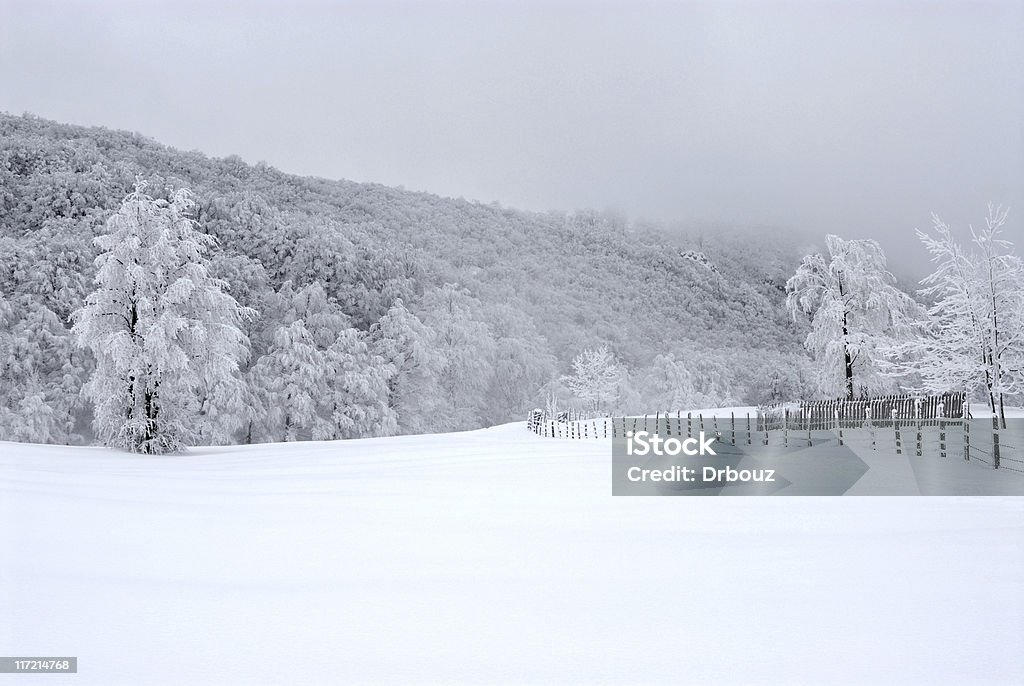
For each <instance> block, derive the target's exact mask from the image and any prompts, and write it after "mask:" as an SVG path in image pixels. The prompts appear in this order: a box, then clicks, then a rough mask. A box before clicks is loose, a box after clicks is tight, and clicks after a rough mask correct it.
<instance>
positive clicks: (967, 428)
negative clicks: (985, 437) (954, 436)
mask: <svg viewBox="0 0 1024 686" xmlns="http://www.w3.org/2000/svg"><path fill="white" fill-rule="evenodd" d="M962 421H963V423H964V459H965V460H967V461H968V462H970V461H971V423H970V421H968V420H967V418H966V417H964V419H963V420H962Z"/></svg>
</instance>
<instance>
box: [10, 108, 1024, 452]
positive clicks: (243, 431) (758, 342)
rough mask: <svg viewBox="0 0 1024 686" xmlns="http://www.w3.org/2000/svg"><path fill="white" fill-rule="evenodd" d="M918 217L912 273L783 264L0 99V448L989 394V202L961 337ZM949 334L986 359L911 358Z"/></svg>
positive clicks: (1015, 375) (725, 242) (647, 228)
mask: <svg viewBox="0 0 1024 686" xmlns="http://www.w3.org/2000/svg"><path fill="white" fill-rule="evenodd" d="M996 219H999V216H998V215H997V216H996ZM936 221H937V224H936V230H937V232H938V233H937V234H936V236H937V237H935V236H932V235H931V234H927V235H925V236H924V237H922V241H923V247H922V250H925V249H927V250H928V251H929V252H930V253H931V254H932V255H933V257H934V258H935V260H936V264H938V265H939V270H938V271H937V272H936V274H937V276H935V275H933V276H934V279H933V281H931V282H929V283H928V284H924V286H925V287H924V288H920V289H919V285H917V284H901V283H898V282H897V281H896V279H895V278H894V277H892V275H891V274H890V273H889V272H888V271H887V270H886V264H885V258H884V255H882V254H881V250H880V248H879V249H877V251H876V250H875V248H877V244H875V245H874V247H872V245H870V244H873V241H843V240H842V239H840V238H838V237H834V236H829V237H828V239H827V240H826V242H825V243H826V246H825V247H827V249H828V251H827V252H826V253H825V255H826V256H825V257H822V255H814V256H803V255H801V254H800V252H799V251H798V249H797V245H796V240H795V239H787V238H786V237H785V236H784V235H779V234H777V233H773V234H771V235H767V234H759V233H757V232H745V233H742V234H728V233H717V232H714V231H706V232H700V233H699V235H695V234H691V235H689V236H687V235H680V234H668V233H666V232H664V231H663V230H661V229H659V228H658V227H656V226H653V225H645V224H642V223H639V222H631V221H629V220H627V219H625V218H623V217H621V216H619V215H617V214H615V213H613V212H607V211H606V212H599V211H592V210H579V211H574V212H569V213H559V212H549V213H531V212H524V211H519V210H513V209H509V208H505V207H501V206H499V205H497V204H481V203H478V202H470V201H467V200H464V199H460V198H442V197H438V196H435V195H431V194H428V193H421V192H411V191H406V190H404V189H401V188H391V187H385V186H381V185H375V184H366V183H355V182H350V181H329V180H325V179H320V178H312V177H299V176H295V175H290V174H286V173H283V172H281V171H278V170H277V169H275V168H273V167H271V166H269V165H266V164H264V163H257V164H248V163H246V162H244V161H243V160H241V159H240V158H238V157H227V158H223V159H216V158H211V157H208V156H206V155H203V154H201V153H199V152H182V151H178V150H174V149H172V148H168V147H166V146H163V145H161V144H159V143H158V142H156V141H153V140H150V139H148V138H146V137H144V136H142V135H140V134H137V133H127V132H123V131H112V130H108V129H104V128H86V127H79V126H72V125H65V124H58V123H55V122H51V121H47V120H43V119H40V118H37V117H34V116H30V115H24V116H10V115H2V114H0V382H2V383H0V440H18V441H32V442H44V443H92V442H103V443H106V444H111V445H120V446H122V447H126V448H129V449H132V450H139V451H142V452H163V451H166V450H173V449H176V448H178V447H180V446H182V445H190V444H225V443H245V442H265V441H286V440H310V439H313V440H324V439H341V438H355V437H365V436H380V435H391V434H402V433H423V432H438V431H450V430H462V429H469V428H475V427H480V426H487V425H493V424H497V423H501V422H506V421H511V420H518V419H522V418H524V416H525V414H526V412H527V411H528V410H529V409H531V408H533V407H548V408H558V407H563V408H564V407H578V408H584V409H592V410H594V411H602V412H645V411H652V412H653V411H654V410H656V409H680V408H699V407H715V406H728V405H737V404H761V403H772V402H780V401H785V400H793V399H798V398H810V397H839V396H843V395H847V396H852V395H853V394H864V393H868V392H881V391H892V390H897V389H908V388H914V389H925V390H928V389H932V390H934V389H937V388H938V387H940V386H942V385H943V384H947V385H948V384H949V383H953V382H951V381H950V379H954V382H955V383H956V385H957V389H960V388H964V387H970V388H971V389H972V391H974V392H975V394H976V395H977V394H980V395H982V396H984V395H985V393H986V392H987V393H988V395H989V399H991V398H994V397H995V396H994V395H993V393H995V394H997V395H999V397H1000V398H1004V397H1005V398H1011V399H1012V398H1013V397H1015V394H1019V393H1020V390H1021V387H1020V383H1019V377H1020V376H1021V373H1022V372H1021V368H1020V365H1019V360H1020V359H1021V349H1022V348H1024V335H1022V334H1021V333H1020V331H1018V329H1020V328H1024V327H1021V324H1020V321H1021V317H1022V315H1021V314H1020V309H1022V307H1020V306H1021V305H1022V304H1024V301H1021V299H1020V298H1021V286H1020V284H1021V283H1022V280H1021V277H1020V260H1019V258H1016V256H1015V255H1014V253H1013V252H1012V246H1010V245H1009V244H1005V241H1003V242H1000V241H1002V238H1001V237H1000V236H1001V234H999V230H1000V229H1001V227H1002V225H1003V223H1005V221H1006V217H1005V215H1004V216H1002V220H1001V221H1000V222H998V226H996V227H995V233H993V234H992V235H991V236H989V243H987V244H979V245H980V246H981V248H982V252H983V253H984V249H985V247H986V245H987V246H988V247H989V248H991V249H992V250H993V252H992V254H991V255H990V258H991V259H990V262H989V263H987V264H988V266H989V267H992V266H993V265H997V266H998V269H999V270H1001V271H998V270H997V271H998V277H999V279H1001V281H999V283H998V284H997V283H996V280H993V279H990V280H989V283H988V285H989V286H991V287H992V288H994V289H997V290H998V291H999V293H998V297H999V298H1001V300H1000V301H999V303H998V305H993V307H994V308H995V309H993V311H992V313H993V315H995V314H999V315H1002V317H1003V318H1002V319H1001V320H1000V324H999V329H1000V331H1002V332H1004V335H1003V337H1002V338H1001V339H1000V340H999V341H998V342H997V343H996V344H995V345H994V346H990V345H989V344H988V343H986V342H985V340H982V341H981V343H980V345H981V347H982V348H983V350H982V352H980V353H978V354H977V355H975V352H976V348H971V347H970V346H971V345H974V344H978V340H973V341H972V340H968V341H966V342H962V347H964V348H965V349H964V350H960V351H959V352H956V351H952V350H950V349H947V348H948V347H949V346H946V348H942V346H938V347H936V343H935V341H936V336H937V334H936V332H937V331H938V330H939V328H941V326H947V327H953V328H954V329H955V328H956V326H957V322H958V321H962V320H963V318H964V317H969V316H971V312H968V311H967V309H964V307H965V306H964V305H963V303H961V302H960V301H958V300H956V298H955V297H953V296H951V295H950V293H949V292H948V291H949V288H950V287H952V286H951V283H952V282H951V281H950V279H951V278H952V277H949V273H948V272H949V269H955V263H956V262H957V260H958V259H961V258H963V260H967V257H964V256H963V255H960V257H957V256H956V255H953V257H952V258H949V259H947V258H948V257H949V256H948V255H947V256H945V257H944V253H943V251H949V250H953V251H954V252H955V251H956V250H959V249H960V248H959V244H958V243H956V242H955V240H954V239H953V237H952V235H951V234H950V235H949V236H948V240H946V241H945V242H943V239H942V227H943V226H944V225H942V224H941V221H940V220H938V219H937V220H936ZM946 229H947V230H948V227H946ZM908 230H910V228H908ZM824 233H827V231H823V234H824ZM929 240H930V241H932V242H931V243H929V242H928V241H929ZM944 260H945V261H944ZM946 263H954V267H949V269H947V270H946V272H942V265H943V264H946ZM837 265H838V271H837ZM974 266H976V267H977V266H978V265H974ZM961 267H963V264H961ZM837 273H838V274H839V275H840V277H839V279H838V282H837V281H835V279H834V278H831V277H835V275H836V274H837ZM830 275H831V277H830ZM844 279H845V281H844ZM972 283H973V282H972ZM979 283H980V282H979ZM983 285H984V284H980V285H979V288H980V287H981V286H983ZM851 287H852V288H853V290H852V291H851ZM844 288H846V290H845V291H844V290H843V289H844ZM857 289H860V290H859V291H858V290H857ZM858 292H860V293H863V294H864V298H863V300H858V299H857V294H858ZM989 295H992V296H993V298H995V297H996V294H995V292H994V291H993V293H990V294H989ZM972 297H980V296H979V295H978V294H975V295H971V296H969V297H967V300H970V298H972ZM965 302H966V300H965ZM972 302H973V301H972ZM993 302H995V300H993ZM958 307H959V308H960V309H957V308H958ZM126 308H127V309H126ZM1014 308H1017V310H1018V311H1017V313H1016V314H1013V310H1014ZM968 309H969V308H968ZM1007 311H1009V312H1010V314H1009V315H1006V312H1007ZM975 314H976V313H975ZM837 322H841V323H842V328H843V330H842V332H841V335H840V333H838V332H837V329H836V324H837ZM855 328H856V329H857V330H856V331H854V329H855ZM847 329H849V330H847ZM977 335H978V336H981V337H982V339H985V337H986V336H989V333H986V332H983V331H979V332H977ZM976 338H977V337H976ZM986 340H987V339H986ZM837 346H838V347H837ZM915 346H916V347H915ZM986 346H988V347H986ZM940 348H942V349H940ZM958 354H959V355H960V356H961V357H960V358H956V359H957V360H960V359H961V358H962V359H967V358H972V359H973V357H978V356H980V357H981V358H984V364H986V365H988V366H987V367H985V370H981V371H979V370H978V369H974V368H973V367H972V368H971V370H968V371H965V372H964V373H963V374H961V375H960V376H956V375H953V376H950V374H949V371H948V370H947V371H946V372H941V371H939V372H937V371H936V369H937V365H939V361H938V360H939V359H940V358H941V360H944V361H945V362H943V364H946V363H947V362H948V363H949V364H952V365H953V366H956V367H957V368H962V367H964V364H961V363H959V362H949V360H950V359H953V358H955V357H956V355H958ZM951 356H952V357H951ZM972 356H973V357H972ZM994 356H995V357H998V358H999V359H998V360H996V359H995V357H994ZM933 358H934V359H935V360H936V361H935V363H934V364H925V362H927V361H928V360H931V359H933ZM922 361H925V362H922ZM997 361H998V369H999V370H1000V371H998V372H996V373H997V374H1001V375H1002V376H1000V377H999V378H998V379H995V380H994V381H996V385H995V386H993V383H992V382H993V379H991V378H989V382H988V383H987V385H986V384H985V382H984V378H985V376H984V375H985V374H986V373H987V374H991V373H992V370H993V366H992V365H993V364H994V363H996V362H997ZM958 365H959V366H958ZM967 366H970V365H967ZM986 370H987V371H986ZM979 378H980V379H982V380H983V381H982V382H978V379H979ZM1000 383H1001V385H1000ZM993 402H994V401H993ZM158 412H159V414H158ZM156 423H160V425H161V427H162V430H161V431H160V432H155V433H154V432H153V430H152V429H153V425H155V424H156Z"/></svg>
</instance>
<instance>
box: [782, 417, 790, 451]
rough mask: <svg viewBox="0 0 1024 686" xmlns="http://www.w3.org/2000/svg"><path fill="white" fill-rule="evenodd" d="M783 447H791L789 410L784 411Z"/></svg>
mask: <svg viewBox="0 0 1024 686" xmlns="http://www.w3.org/2000/svg"><path fill="white" fill-rule="evenodd" d="M782 447H784V448H788V447H789V410H783V411H782Z"/></svg>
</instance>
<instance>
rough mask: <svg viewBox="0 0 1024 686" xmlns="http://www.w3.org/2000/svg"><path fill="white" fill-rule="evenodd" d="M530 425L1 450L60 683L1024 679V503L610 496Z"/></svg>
mask: <svg viewBox="0 0 1024 686" xmlns="http://www.w3.org/2000/svg"><path fill="white" fill-rule="evenodd" d="M609 452H610V451H609V447H608V444H607V443H606V442H604V441H593V442H583V441H560V440H554V439H544V438H540V437H537V436H534V435H532V434H530V433H529V432H527V431H526V430H525V428H524V427H523V425H522V424H515V425H508V426H502V427H496V428H494V429H488V430H483V431H475V432H468V433H463V434H451V435H443V436H441V435H434V436H425V437H405V438H393V439H377V440H365V441H350V442H343V443H306V444H291V445H266V446H256V447H244V448H243V447H238V448H221V449H197V450H192V451H190V452H189V454H188V455H186V456H177V457H162V458H143V457H138V456H128V455H124V454H120V453H116V452H112V451H107V450H103V449H97V448H54V447H47V446H33V445H21V444H11V443H0V546H2V548H0V654H3V655H26V656H33V655H39V656H43V655H54V656H57V655H60V656H65V655H76V656H78V658H79V673H78V674H77V675H47V676H33V677H16V676H13V675H0V686H2V685H3V684H7V683H12V684H13V683H22V682H25V683H29V682H31V683H33V684H34V683H37V682H40V683H42V682H45V683H46V684H54V685H56V684H62V683H69V684H71V683H73V684H105V685H106V684H150V683H166V684H206V683H209V684H233V683H245V684H286V683H294V684H327V683H440V684H450V683H463V682H471V683H482V682H485V683H585V684H594V683H630V684H634V683H687V682H692V683H725V682H743V683H808V684H818V683H880V682H890V683H922V684H934V683H950V684H965V683H1006V684H1009V683H1024V651H1022V650H1021V645H1024V621H1022V617H1024V499H1022V498H997V497H989V498H973V499H970V498H961V499H955V498H924V497H917V498H896V497H889V498H846V499H841V498H795V497H794V498H775V499H772V498H612V497H611V496H610V491H611V485H610V455H609Z"/></svg>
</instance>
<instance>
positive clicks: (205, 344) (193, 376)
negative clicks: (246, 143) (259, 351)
mask: <svg viewBox="0 0 1024 686" xmlns="http://www.w3.org/2000/svg"><path fill="white" fill-rule="evenodd" d="M145 188H146V184H145V183H143V182H138V183H137V184H136V186H135V189H134V191H133V192H132V193H131V194H129V195H128V196H127V197H126V198H125V200H124V202H123V203H122V204H121V207H120V208H119V209H118V210H117V211H116V212H115V213H114V214H113V215H112V216H111V217H110V219H109V220H108V221H107V224H106V229H107V232H106V233H105V234H103V235H100V236H98V237H97V238H96V239H95V242H96V245H97V246H98V247H99V248H100V250H101V251H102V252H101V254H100V255H99V256H98V257H97V258H96V268H97V273H96V279H95V283H96V286H97V288H96V290H94V291H93V292H92V293H90V294H89V295H88V296H87V298H86V302H85V305H84V306H83V307H82V308H80V309H79V310H77V311H75V313H74V315H73V318H74V321H75V325H74V328H73V332H74V333H75V335H76V336H77V342H78V345H79V346H80V347H83V348H87V349H89V350H91V351H92V353H93V355H94V357H95V358H96V369H95V371H94V372H93V374H92V377H91V379H90V380H89V382H88V383H87V384H86V386H85V393H86V394H87V396H88V397H89V398H90V399H91V400H92V401H93V403H94V405H95V412H94V427H95V429H96V435H97V437H98V438H99V439H100V440H101V441H103V442H104V443H105V444H106V445H110V446H115V447H119V448H123V449H125V450H129V451H132V452H140V453H164V452H168V451H173V450H177V449H179V448H180V447H182V446H183V445H186V444H188V443H190V442H191V441H192V440H193V439H194V438H195V433H196V432H195V418H196V416H197V415H198V413H199V402H198V399H197V395H198V393H199V390H200V389H201V388H202V387H204V386H206V385H209V384H211V383H214V382H216V380H218V379H223V378H226V377H230V376H231V375H232V374H233V373H234V372H236V370H237V369H238V364H239V361H240V360H243V359H244V358H245V357H246V355H247V340H246V338H245V335H244V334H243V333H242V332H241V331H240V329H239V321H240V319H241V317H243V316H248V315H249V314H251V312H250V311H247V310H245V309H244V308H242V307H240V306H239V305H238V303H237V302H235V300H234V299H233V298H232V297H231V296H230V295H229V294H228V293H226V292H225V290H224V289H225V284H224V282H223V281H220V280H218V279H215V278H213V277H211V276H210V274H209V271H208V268H207V258H206V253H207V251H208V249H209V248H210V246H211V245H212V243H213V242H214V240H215V239H214V238H213V237H211V236H209V235H207V234H203V233H200V232H199V231H197V230H196V226H195V222H194V221H193V220H192V219H191V218H190V215H191V213H192V210H193V201H192V198H191V194H190V193H189V192H188V191H187V190H184V189H182V190H178V191H176V192H174V193H173V194H172V196H171V198H170V199H169V200H163V199H160V200H154V199H153V198H152V197H150V196H149V195H147V194H146V193H145Z"/></svg>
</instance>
